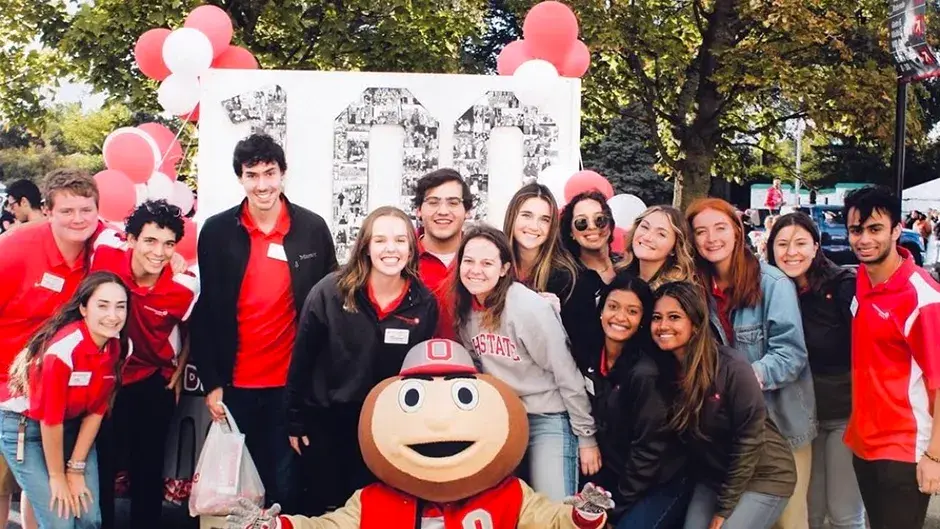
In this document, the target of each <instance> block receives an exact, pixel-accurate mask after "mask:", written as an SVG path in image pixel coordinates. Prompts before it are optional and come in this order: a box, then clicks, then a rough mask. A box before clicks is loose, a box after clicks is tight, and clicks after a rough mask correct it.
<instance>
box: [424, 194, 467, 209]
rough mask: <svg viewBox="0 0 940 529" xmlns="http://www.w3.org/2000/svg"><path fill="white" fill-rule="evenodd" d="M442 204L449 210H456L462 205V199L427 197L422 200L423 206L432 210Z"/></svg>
mask: <svg viewBox="0 0 940 529" xmlns="http://www.w3.org/2000/svg"><path fill="white" fill-rule="evenodd" d="M442 203H446V204H447V207H448V208H450V209H456V208H459V207H460V206H462V205H463V199H462V198H460V197H447V198H440V197H427V198H425V199H424V205H425V206H428V207H429V208H432V209H437V208H439V207H441V204H442Z"/></svg>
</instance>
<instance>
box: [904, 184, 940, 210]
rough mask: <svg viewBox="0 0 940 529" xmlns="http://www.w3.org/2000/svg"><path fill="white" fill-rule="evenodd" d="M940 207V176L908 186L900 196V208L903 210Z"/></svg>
mask: <svg viewBox="0 0 940 529" xmlns="http://www.w3.org/2000/svg"><path fill="white" fill-rule="evenodd" d="M930 208H934V209H940V178H935V179H933V180H930V181H929V182H924V183H923V184H920V185H917V186H914V187H909V188H907V189H905V190H904V194H903V195H902V196H901V209H902V210H904V211H913V210H915V209H916V210H918V211H923V212H926V211H927V210H928V209H930Z"/></svg>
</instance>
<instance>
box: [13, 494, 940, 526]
mask: <svg viewBox="0 0 940 529" xmlns="http://www.w3.org/2000/svg"><path fill="white" fill-rule="evenodd" d="M127 507H128V504H127V502H125V501H122V500H118V513H117V514H118V527H117V529H132V528H131V527H130V524H129V523H128V519H127V514H128V512H127ZM164 507H165V508H164V510H163V514H164V525H163V527H164V529H198V528H199V523H198V521H197V520H195V519H193V518H190V517H189V513H188V512H187V511H186V509H185V508H167V507H169V506H167V505H165V506H164ZM18 508H19V505H16V504H14V511H15V512H13V513H11V514H10V524H9V525H8V527H7V529H22V528H21V527H20V524H19V522H20V516H19V511H18ZM924 529H940V497H937V498H934V499H933V501H931V502H930V511H929V512H928V514H927V523H925V524H924Z"/></svg>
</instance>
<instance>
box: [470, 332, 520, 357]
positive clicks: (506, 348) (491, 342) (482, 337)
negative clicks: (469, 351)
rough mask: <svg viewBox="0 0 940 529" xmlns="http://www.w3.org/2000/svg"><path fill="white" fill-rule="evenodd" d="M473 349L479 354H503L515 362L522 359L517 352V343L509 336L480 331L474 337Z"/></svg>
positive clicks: (502, 355)
mask: <svg viewBox="0 0 940 529" xmlns="http://www.w3.org/2000/svg"><path fill="white" fill-rule="evenodd" d="M472 343H473V350H474V351H476V353H477V354H479V355H490V356H501V357H503V358H509V359H510V360H512V361H513V362H520V361H522V359H521V358H519V355H517V354H516V344H514V343H513V342H512V340H510V339H509V337H508V336H501V335H499V334H493V333H489V332H487V333H480V334H478V335H476V336H474V337H473V340H472Z"/></svg>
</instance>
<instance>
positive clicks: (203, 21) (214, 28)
mask: <svg viewBox="0 0 940 529" xmlns="http://www.w3.org/2000/svg"><path fill="white" fill-rule="evenodd" d="M183 27H186V28H193V29H198V30H199V31H201V32H203V33H204V34H205V35H206V37H209V42H210V43H211V44H212V56H213V57H218V56H219V55H222V53H224V52H225V51H226V50H227V49H228V45H229V43H230V42H232V32H233V30H232V19H231V18H230V17H229V16H228V13H226V12H225V11H224V10H222V9H221V8H218V7H216V6H199V7H197V8H196V9H193V10H192V12H191V13H189V16H187V17H186V22H185V23H183Z"/></svg>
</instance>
